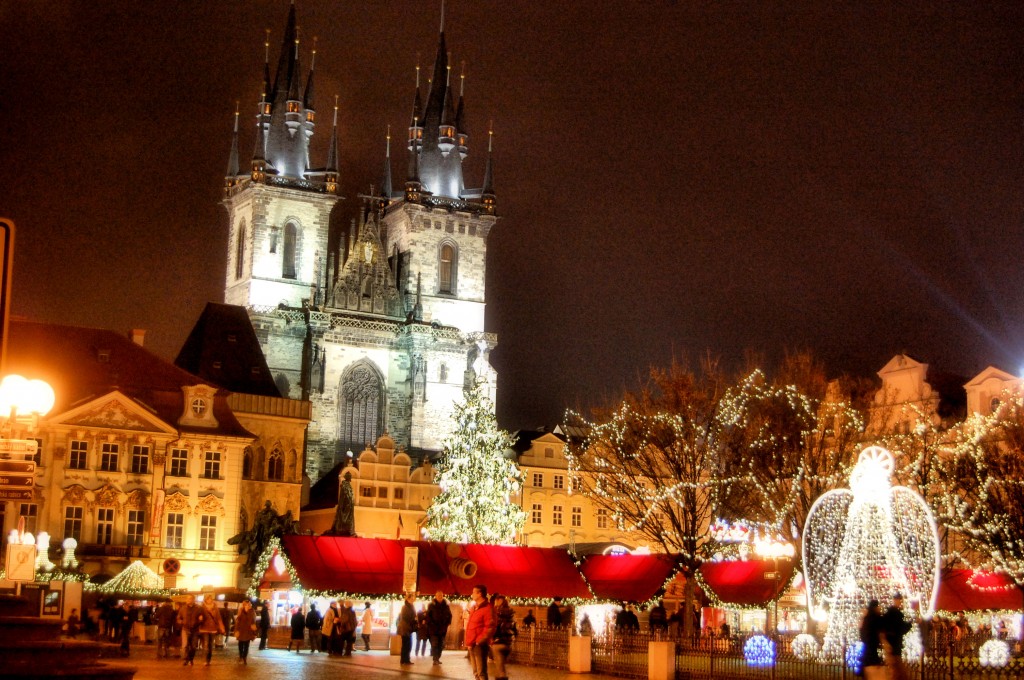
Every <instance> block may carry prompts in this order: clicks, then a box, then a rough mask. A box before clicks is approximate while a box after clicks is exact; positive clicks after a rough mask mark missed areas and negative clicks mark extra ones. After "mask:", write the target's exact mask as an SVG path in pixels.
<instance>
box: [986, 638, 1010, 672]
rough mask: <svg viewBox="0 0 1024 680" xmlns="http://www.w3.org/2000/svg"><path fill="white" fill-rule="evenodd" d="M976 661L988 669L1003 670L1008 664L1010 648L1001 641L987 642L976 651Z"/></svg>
mask: <svg viewBox="0 0 1024 680" xmlns="http://www.w3.org/2000/svg"><path fill="white" fill-rule="evenodd" d="M978 661H979V662H980V663H981V665H982V666H987V667H989V668H1005V667H1006V665H1007V664H1008V663H1010V646H1009V645H1008V644H1006V643H1005V642H1003V641H1002V640H995V639H993V640H989V641H988V642H986V643H985V644H983V645H982V646H981V649H979V650H978Z"/></svg>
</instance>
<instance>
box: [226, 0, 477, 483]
mask: <svg viewBox="0 0 1024 680" xmlns="http://www.w3.org/2000/svg"><path fill="white" fill-rule="evenodd" d="M295 26H296V17H295V6H294V5H292V7H291V8H290V10H289V15H288V23H287V26H286V30H285V36H284V41H283V44H282V48H281V54H280V58H279V60H278V63H277V68H276V72H275V76H274V78H273V80H271V77H270V64H269V63H267V64H266V65H265V68H264V94H263V96H262V97H261V100H260V101H259V102H258V103H257V110H256V126H255V128H256V130H255V142H254V152H253V156H252V160H251V163H250V164H249V167H248V168H245V169H244V171H243V170H242V169H241V167H240V164H239V151H238V143H239V142H238V124H237V117H236V125H235V137H234V140H233V143H232V149H231V155H230V158H229V163H228V172H227V175H226V177H225V198H224V206H225V208H226V209H227V212H228V240H227V251H228V257H227V271H226V280H225V288H224V301H225V302H227V303H229V304H233V305H240V306H242V307H244V308H246V309H247V310H248V312H249V314H250V317H251V319H252V324H253V326H254V328H255V330H256V333H257V336H258V337H259V340H260V344H261V346H262V348H263V353H264V355H265V357H266V360H267V363H268V365H269V367H270V370H271V372H272V373H273V376H274V380H275V382H276V384H277V386H278V389H279V391H280V393H281V395H282V396H285V397H288V396H290V397H293V398H302V399H308V400H309V401H310V402H311V403H312V405H313V416H312V422H311V424H310V429H309V435H308V439H309V441H308V449H307V456H306V463H305V467H306V472H307V474H308V475H309V477H310V479H312V480H313V481H316V480H317V479H319V478H320V477H321V476H322V475H323V474H325V473H327V472H328V471H329V470H331V469H332V468H333V467H334V466H335V465H336V464H337V463H339V462H341V461H342V460H344V459H345V457H346V455H347V453H348V452H350V451H353V452H357V451H362V450H363V449H364V448H365V447H366V446H368V445H370V444H372V443H373V442H375V441H377V439H378V438H379V437H380V436H381V435H383V434H384V433H385V432H388V433H389V434H390V436H391V437H393V438H394V440H395V442H396V444H397V446H398V447H399V449H402V450H405V451H408V452H409V453H410V454H412V455H413V456H416V457H419V456H421V455H423V454H426V455H433V454H436V452H438V451H439V450H440V449H441V447H442V442H443V440H444V439H445V437H446V436H447V435H448V433H449V432H450V430H451V427H452V425H451V415H452V412H453V405H454V403H455V402H457V401H458V400H459V399H460V398H461V397H462V393H463V390H464V388H465V386H466V385H467V384H471V383H472V382H473V381H478V380H484V381H486V382H487V384H488V386H489V390H490V393H491V394H490V396H491V397H492V399H493V397H494V393H495V390H496V382H497V376H496V375H495V372H494V370H493V369H492V368H491V366H490V364H489V362H488V357H489V355H490V352H491V350H493V349H494V347H495V345H496V343H497V338H496V336H495V335H494V334H492V333H488V332H487V331H486V329H485V328H484V307H485V298H486V295H485V279H486V260H487V238H488V235H489V233H490V231H491V229H492V228H493V226H494V224H495V221H496V219H497V217H496V211H495V195H494V189H493V182H492V179H491V177H492V170H491V164H490V158H488V163H487V169H486V173H485V177H484V178H483V181H482V184H481V185H480V186H479V188H467V186H466V183H465V181H464V177H463V171H462V162H463V160H464V159H465V158H466V156H467V155H468V153H469V134H468V133H467V132H466V124H465V115H464V114H465V107H464V101H463V98H462V95H461V94H459V95H458V96H456V94H455V87H454V86H453V84H452V83H451V82H450V79H449V71H450V69H449V67H448V50H447V46H446V43H445V35H444V33H443V31H442V33H441V35H440V40H439V45H438V50H437V58H436V61H435V63H434V70H433V77H432V79H431V81H430V86H429V88H428V89H427V94H426V99H425V100H424V99H423V97H422V95H421V92H420V88H419V83H417V87H416V90H415V93H414V96H413V102H412V103H413V112H412V115H411V120H410V124H409V129H408V139H407V142H406V144H405V149H404V153H403V154H401V156H404V159H403V162H401V163H400V164H401V165H403V166H404V169H405V172H404V177H405V179H404V183H403V184H402V185H400V186H398V187H395V186H393V183H392V172H391V145H390V138H389V140H388V147H387V153H386V157H385V169H384V173H383V177H382V179H381V182H380V188H379V190H373V191H371V192H370V193H371V194H372V195H369V196H364V197H362V201H363V203H362V205H361V206H356V208H358V213H359V217H358V218H357V219H356V220H353V222H352V224H351V226H350V227H349V228H348V230H347V233H338V234H332V233H331V218H332V214H333V215H334V216H335V217H337V215H338V210H337V205H338V203H339V201H340V197H339V195H338V178H339V157H338V144H337V120H338V110H337V107H336V108H335V110H334V115H333V119H332V130H331V135H332V139H331V143H330V145H329V152H328V158H327V161H326V163H325V164H324V165H323V166H322V167H318V168H313V167H312V166H311V164H310V160H311V159H310V154H309V141H310V139H311V138H312V135H313V133H314V129H315V126H316V125H317V124H318V123H319V122H320V117H319V116H318V112H317V108H316V104H315V101H314V96H313V95H314V73H313V70H312V69H310V70H309V71H308V72H305V73H304V72H303V71H302V69H301V66H300V57H299V50H298V47H297V41H296V39H295V37H296V28H295ZM489 153H490V145H489V144H488V154H489ZM335 242H336V243H337V246H334V243H335Z"/></svg>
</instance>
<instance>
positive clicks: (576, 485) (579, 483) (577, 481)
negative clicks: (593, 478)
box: [572, 477, 583, 493]
mask: <svg viewBox="0 0 1024 680" xmlns="http://www.w3.org/2000/svg"><path fill="white" fill-rule="evenodd" d="M572 490H573V491H575V492H577V493H579V492H580V491H583V478H582V477H573V478H572Z"/></svg>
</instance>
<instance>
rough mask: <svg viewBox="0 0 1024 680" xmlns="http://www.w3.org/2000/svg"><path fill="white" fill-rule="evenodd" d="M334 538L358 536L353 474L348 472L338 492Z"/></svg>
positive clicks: (332, 528)
mask: <svg viewBox="0 0 1024 680" xmlns="http://www.w3.org/2000/svg"><path fill="white" fill-rule="evenodd" d="M329 533H330V535H332V536H355V535H356V494H355V492H354V491H352V473H351V472H346V473H345V479H344V480H343V481H342V482H341V488H340V489H339V490H338V509H337V511H336V512H335V513H334V526H333V527H331V530H330V532H329Z"/></svg>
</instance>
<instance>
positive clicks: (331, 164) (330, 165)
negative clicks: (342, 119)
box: [324, 95, 338, 173]
mask: <svg viewBox="0 0 1024 680" xmlns="http://www.w3.org/2000/svg"><path fill="white" fill-rule="evenodd" d="M324 169H325V170H326V171H327V172H335V173H336V172H338V95H334V125H333V127H332V128H331V143H330V145H329V146H328V147H327V167H326V168H324Z"/></svg>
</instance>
